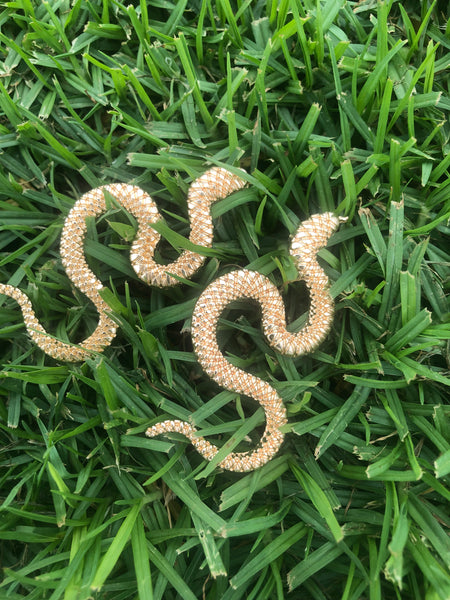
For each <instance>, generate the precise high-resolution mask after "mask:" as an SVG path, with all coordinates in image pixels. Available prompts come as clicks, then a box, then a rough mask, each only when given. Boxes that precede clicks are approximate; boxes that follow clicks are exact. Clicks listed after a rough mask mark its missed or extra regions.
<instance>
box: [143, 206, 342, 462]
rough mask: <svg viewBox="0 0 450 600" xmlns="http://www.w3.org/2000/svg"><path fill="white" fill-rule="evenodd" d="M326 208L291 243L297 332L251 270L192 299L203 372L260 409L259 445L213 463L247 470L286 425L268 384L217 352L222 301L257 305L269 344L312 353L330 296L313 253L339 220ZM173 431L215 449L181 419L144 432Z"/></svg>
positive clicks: (201, 448) (207, 454)
mask: <svg viewBox="0 0 450 600" xmlns="http://www.w3.org/2000/svg"><path fill="white" fill-rule="evenodd" d="M343 220H345V219H343V218H341V219H339V218H337V217H335V216H334V215H333V214H332V213H324V214H320V215H313V216H312V217H311V218H310V219H309V220H307V221H305V222H304V223H302V225H301V226H300V227H299V229H298V230H297V233H296V234H295V236H294V238H293V240H292V243H291V251H290V252H291V255H292V257H293V258H294V261H295V263H296V266H297V269H298V272H299V278H303V279H304V280H305V282H306V285H307V287H308V288H309V292H310V297H311V308H310V312H309V323H308V325H307V326H306V327H304V328H303V329H302V330H301V331H300V332H298V333H290V332H288V331H287V329H286V316H285V309H284V304H283V300H282V297H281V295H280V293H279V292H278V289H277V288H276V287H275V286H274V285H273V283H271V282H270V280H269V279H268V278H267V277H265V276H263V275H261V274H260V273H257V272H255V271H248V270H246V269H242V270H240V271H232V272H231V273H228V274H227V275H224V276H223V277H219V278H218V279H216V280H215V281H213V283H211V284H210V285H209V286H208V287H207V288H206V289H205V291H204V292H203V293H202V294H201V296H200V298H199V299H198V301H197V304H196V306H195V309H194V314H193V317H192V339H193V343H194V349H195V352H196V354H197V357H198V360H199V362H200V364H201V365H202V367H203V369H204V371H205V372H206V373H207V374H208V375H209V376H210V377H211V378H212V379H213V380H214V381H216V382H217V383H218V384H219V385H220V386H221V387H224V388H225V389H228V390H231V391H234V392H236V393H238V394H245V395H246V396H250V397H251V398H253V399H254V400H256V401H257V402H258V403H259V404H260V405H261V406H262V408H263V409H264V412H265V415H266V429H265V432H264V435H263V437H262V440H261V442H260V445H259V447H258V448H256V449H255V450H252V451H250V452H232V453H230V454H228V456H226V458H224V460H222V461H221V462H220V463H219V466H220V467H222V468H224V469H228V470H230V471H238V472H245V471H252V470H253V469H257V468H258V467H261V466H262V465H264V464H265V463H267V462H268V461H269V460H270V459H271V458H273V456H274V455H275V454H276V453H277V452H278V450H279V449H280V446H281V444H282V443H283V439H284V434H283V433H282V432H281V430H280V428H281V427H282V426H283V425H285V424H286V422H287V421H286V409H285V407H284V405H283V402H282V399H281V398H280V396H279V395H278V394H277V392H276V391H275V390H274V389H273V387H272V386H271V385H270V384H269V383H267V382H265V381H263V380H261V379H259V378H258V377H255V376H254V375H250V374H249V373H246V372H245V371H242V370H241V369H239V368H238V367H235V366H233V365H232V364H230V363H229V362H228V361H227V360H226V358H225V357H224V356H223V354H222V352H221V351H220V349H219V345H218V343H217V335H216V330H217V323H218V320H219V317H220V315H221V313H222V312H223V310H224V309H225V308H226V306H227V305H228V304H229V303H230V302H232V301H233V300H238V299H240V298H249V299H253V300H256V301H257V302H258V303H259V304H260V306H261V308H262V325H263V330H264V333H265V335H266V337H267V339H268V340H269V343H270V344H271V345H272V346H273V347H274V348H275V349H277V350H278V351H279V352H281V353H283V354H290V355H294V356H299V355H301V354H305V353H308V352H312V351H313V350H314V348H316V347H317V346H318V345H319V344H320V342H322V341H323V339H324V338H325V336H326V335H327V333H328V331H329V329H330V326H331V322H332V318H333V300H332V298H331V296H330V294H329V292H328V278H327V276H326V274H325V272H324V271H323V269H322V268H321V266H320V265H319V264H318V262H317V253H318V251H319V250H320V248H322V247H323V246H325V245H326V243H327V241H328V238H329V237H330V235H331V234H332V233H333V232H334V231H335V230H336V229H337V228H338V226H339V223H340V221H343ZM168 432H178V433H182V434H183V435H185V436H186V437H187V438H188V439H189V440H190V441H191V442H192V444H193V445H194V447H195V448H196V449H197V450H198V452H199V453H200V454H201V455H202V456H203V457H204V458H205V459H206V460H211V459H213V458H214V457H215V456H216V454H217V452H218V451H219V448H218V447H217V446H215V445H214V444H211V443H210V442H208V441H207V440H206V439H205V438H204V437H202V436H201V435H199V434H198V431H197V429H196V428H195V427H194V426H193V425H192V424H191V423H187V422H185V421H179V420H169V421H163V422H161V423H157V424H156V425H153V426H152V427H150V428H149V429H147V431H146V435H147V436H149V437H154V436H156V435H159V434H161V433H168Z"/></svg>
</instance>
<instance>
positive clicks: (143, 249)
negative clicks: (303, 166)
mask: <svg viewBox="0 0 450 600" xmlns="http://www.w3.org/2000/svg"><path fill="white" fill-rule="evenodd" d="M244 185H245V182H244V181H243V180H242V179H241V178H240V177H237V176H236V175H233V174H232V173H230V172H229V171H227V170H226V169H222V168H219V167H217V168H213V169H210V170H209V171H207V172H206V173H204V174H203V175H202V176H201V177H199V178H198V179H197V180H196V181H194V182H193V183H192V185H191V187H190V188H189V193H188V213H189V219H190V223H191V233H190V236H189V240H190V241H191V242H192V243H193V244H197V245H199V246H204V247H206V248H210V247H211V245H212V240H213V224H212V218H211V205H212V204H213V203H214V202H216V201H217V200H219V199H220V198H226V196H228V195H229V194H231V193H232V192H234V191H236V190H239V189H241V188H242V187H244ZM108 196H112V197H113V198H114V199H115V200H116V201H117V202H118V203H119V204H120V205H122V206H123V207H124V208H125V209H126V210H127V211H128V212H130V213H131V214H132V215H133V216H134V217H135V218H136V220H137V222H138V231H137V234H136V238H135V240H134V242H133V244H132V246H131V254H130V260H131V264H132V265H133V268H134V270H135V271H136V273H137V275H138V276H139V277H140V278H141V279H142V280H143V281H145V282H146V283H148V284H150V285H154V286H158V287H166V286H171V285H174V284H177V283H179V281H180V278H184V279H188V278H189V277H191V276H192V275H193V274H194V273H195V271H197V269H198V268H199V267H200V266H201V265H202V263H203V261H204V260H205V258H204V256H202V255H201V254H199V253H197V252H192V251H190V250H185V251H184V252H182V253H181V254H180V256H179V257H178V259H177V260H176V261H174V262H173V263H171V264H169V265H161V264H158V263H156V262H155V261H154V259H153V256H154V252H155V249H156V246H157V245H158V242H159V240H160V235H159V233H157V232H156V231H155V229H153V228H152V225H153V224H155V223H156V222H157V221H159V220H160V218H161V217H160V214H159V212H158V208H157V206H156V204H155V203H154V202H153V200H152V199H151V198H150V196H149V195H148V194H147V193H146V192H144V190H142V189H140V188H139V187H136V186H132V185H127V184H124V183H114V184H111V185H105V186H102V187H98V188H95V189H93V190H90V191H89V192H87V193H86V194H84V195H83V196H82V197H81V198H80V199H79V200H77V202H76V203H75V204H74V206H73V208H72V209H71V210H70V212H69V214H68V215H67V218H66V220H65V222H64V227H63V230H62V233H61V247H60V252H61V259H62V263H63V265H64V268H65V270H66V273H67V275H68V277H69V278H70V279H71V281H72V282H73V284H74V285H75V286H76V287H77V288H78V289H79V290H80V291H81V292H83V293H84V294H85V295H86V296H87V297H88V298H89V299H90V300H91V302H93V304H94V305H95V307H96V309H97V311H98V313H99V317H100V318H99V322H98V325H97V327H96V329H95V331H94V332H93V333H92V335H90V336H89V337H88V338H87V339H85V340H84V341H83V342H81V343H80V344H70V343H66V342H63V341H60V340H58V339H56V338H54V337H53V336H51V335H50V334H49V333H47V332H46V331H45V329H44V328H43V326H42V325H41V324H40V323H39V321H38V319H37V318H36V315H35V313H34V311H33V307H32V306H31V302H30V301H29V300H28V298H27V296H26V295H25V294H24V293H23V292H22V291H21V290H19V289H18V288H15V287H13V286H11V285H5V284H0V294H5V295H6V296H10V297H11V298H14V300H16V302H17V303H18V304H19V306H20V308H21V310H22V314H23V318H24V322H25V326H26V328H27V331H28V333H29V335H30V336H31V338H32V339H33V340H34V342H35V343H36V344H37V345H38V346H39V348H41V350H43V351H44V352H45V353H46V354H48V355H49V356H52V357H53V358H56V359H57V360H62V361H64V362H77V361H82V360H85V359H86V358H88V357H89V356H90V355H91V354H92V352H102V351H103V350H104V349H105V348H106V347H107V346H109V345H110V344H111V342H112V340H113V339H114V337H115V335H116V331H117V325H116V323H115V322H114V321H113V320H112V319H111V317H110V316H109V312H110V308H109V306H108V305H107V304H106V302H105V301H104V300H103V299H102V297H101V296H100V293H99V292H100V291H101V290H102V289H103V284H102V283H101V282H100V281H99V280H98V279H97V277H96V276H95V275H94V273H93V272H92V271H91V269H90V268H89V266H88V264H87V262H86V259H85V256H84V239H85V236H86V230H87V225H86V219H87V217H99V216H100V215H101V214H102V213H104V212H105V211H106V210H107V204H106V199H105V198H106V197H108Z"/></svg>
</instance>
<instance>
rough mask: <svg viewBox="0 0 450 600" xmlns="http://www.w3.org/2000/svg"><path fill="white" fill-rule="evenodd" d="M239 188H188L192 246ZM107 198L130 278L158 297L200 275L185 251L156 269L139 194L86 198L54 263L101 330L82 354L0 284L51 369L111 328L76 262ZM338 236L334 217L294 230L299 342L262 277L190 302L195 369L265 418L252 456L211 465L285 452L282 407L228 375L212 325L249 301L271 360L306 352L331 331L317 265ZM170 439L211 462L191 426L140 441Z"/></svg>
mask: <svg viewBox="0 0 450 600" xmlns="http://www.w3.org/2000/svg"><path fill="white" fill-rule="evenodd" d="M244 185H245V182H244V181H243V180H242V179H241V178H240V177H237V176H236V175H233V174H232V173H230V172H229V171H227V170H226V169H222V168H213V169H210V170H209V171H207V172H206V173H204V174H203V175H202V176H201V177H199V178H198V179H197V180H196V181H194V182H193V183H192V185H191V186H190V189H189V192H188V213H189V219H190V224H191V233H190V238H189V239H190V241H191V242H192V243H194V244H197V245H199V246H204V247H208V248H209V247H211V245H212V240H213V223H212V218H211V212H210V207H211V205H212V204H213V203H214V202H215V201H216V200H218V199H220V198H225V197H226V196H228V195H229V194H230V193H232V192H234V191H236V190H239V189H241V188H242V187H244ZM108 196H112V197H113V198H115V200H116V201H117V202H118V203H119V204H121V205H122V206H123V207H124V208H125V209H126V210H127V211H129V212H130V213H131V214H133V216H134V217H135V218H136V220H137V222H138V231H137V234H136V238H135V240H134V242H133V244H132V247H131V253H130V260H131V263H132V265H133V268H134V270H135V271H136V273H137V275H138V276H139V277H140V278H141V279H142V280H143V281H145V282H146V283H148V284H149V285H153V286H157V287H165V286H171V285H174V284H177V283H178V282H179V278H180V277H181V278H185V279H188V278H189V277H191V276H192V275H193V274H194V273H195V271H196V270H197V269H198V268H199V267H200V266H201V265H202V263H203V261H204V257H203V256H201V255H200V254H198V253H196V252H191V251H189V250H185V251H183V252H182V253H181V254H180V256H179V258H178V259H177V260H176V261H174V262H173V263H171V264H169V265H161V264H159V263H156V262H155V261H154V252H155V248H156V246H157V244H158V242H159V240H160V235H159V234H158V233H157V232H156V231H155V229H153V228H152V225H153V224H154V223H156V222H157V221H158V220H159V219H160V218H161V217H160V215H159V212H158V208H157V206H156V205H155V203H154V202H153V200H152V199H151V198H150V196H149V195H148V194H147V193H146V192H144V191H143V190H142V189H140V188H138V187H136V186H132V185H127V184H120V183H118V184H111V185H106V186H102V187H99V188H95V189H93V190H91V191H89V192H87V193H86V194H84V195H83V196H82V197H81V198H80V199H79V200H78V201H77V202H76V203H75V204H74V206H73V208H72V210H71V211H70V212H69V214H68V216H67V218H66V220H65V223H64V227H63V231H62V235H61V258H62V263H63V265H64V267H65V269H66V272H67V275H68V276H69V278H70V279H71V280H72V282H73V283H74V285H75V286H76V287H77V288H78V289H79V290H80V291H82V292H83V293H84V294H85V295H86V296H87V297H88V298H89V299H90V300H91V301H92V302H93V303H94V305H95V307H96V308H97V310H98V313H99V322H98V325H97V327H96V329H95V331H94V332H93V333H92V334H91V335H90V336H89V337H88V338H87V339H86V340H84V341H83V342H82V343H81V344H70V343H66V342H63V341H60V340H58V339H56V338H54V337H53V336H51V335H50V334H49V333H47V332H46V331H45V330H44V328H43V327H42V325H41V324H40V323H39V321H38V319H37V318H36V315H35V313H34V311H33V308H32V305H31V302H30V301H29V299H28V298H27V296H26V295H25V294H24V293H23V292H22V291H21V290H19V289H18V288H15V287H13V286H11V285H6V284H0V293H1V294H4V295H7V296H10V297H11V298H13V299H14V300H16V302H17V303H18V304H19V306H20V308H21V310H22V313H23V318H24V322H25V326H26V328H27V330H28V332H29V334H30V336H31V337H32V339H33V340H34V342H35V343H36V344H37V345H38V346H39V347H40V348H41V349H42V350H43V351H44V352H45V353H46V354H48V355H50V356H52V357H53V358H56V359H58V360H62V361H67V362H75V361H82V360H85V359H86V358H87V357H88V356H89V355H90V354H91V353H92V352H101V351H103V350H104V348H105V347H107V346H108V345H109V344H111V342H112V340H113V338H114V336H115V334H116V329H117V326H116V324H115V322H114V321H113V320H112V319H111V318H110V316H109V307H108V305H107V304H106V303H105V302H104V301H103V300H102V298H101V296H100V293H99V292H100V291H101V290H102V288H103V285H102V283H101V282H100V281H99V280H98V279H97V278H96V276H95V275H94V273H93V272H92V271H91V270H90V268H89V266H88V264H87V262H86V259H85V256H84V239H85V236H86V230H87V225H86V218H87V217H98V216H100V215H101V214H102V213H104V212H105V211H106V210H107V199H108ZM338 226H339V219H338V218H336V217H335V216H334V215H333V214H332V213H324V214H321V215H314V216H312V217H311V218H310V219H309V220H307V221H305V222H304V223H302V224H301V226H300V227H299V229H298V231H297V233H296V234H295V236H294V237H293V239H292V243H291V250H290V252H291V255H292V257H293V258H294V261H295V262H296V266H297V269H298V272H299V278H302V279H304V280H305V282H306V285H307V286H308V288H309V291H310V298H311V308H310V313H309V323H308V325H307V326H306V327H304V328H303V329H302V330H301V331H300V332H298V333H290V332H288V331H287V329H286V318H285V309H284V304H283V300H282V298H281V296H280V294H279V292H278V290H277V288H276V287H275V286H274V285H273V284H272V283H271V282H270V281H269V279H268V278H266V277H264V276H263V275H261V274H260V273H257V272H255V271H249V270H246V269H242V270H239V271H232V272H231V273H228V274H227V275H224V276H222V277H220V278H218V279H217V280H216V281H214V282H213V283H212V284H211V285H209V286H208V287H207V288H206V289H205V291H204V292H203V293H202V294H201V296H200V298H199V299H198V301H197V304H196V306H195V309H194V314H193V317H192V339H193V343H194V349H195V352H196V354H197V357H198V360H199V362H200V364H201V365H202V367H203V369H204V370H205V372H206V373H207V374H208V375H209V376H210V377H211V378H212V379H214V380H215V381H216V382H217V383H218V384H219V385H221V386H222V387H224V388H226V389H229V390H232V391H234V392H236V393H238V394H244V395H247V396H250V397H252V398H254V399H255V400H256V401H257V402H258V403H259V404H260V405H261V406H262V407H263V409H264V411H265V415H266V429H265V432H264V435H263V437H262V440H261V443H260V444H259V446H258V447H257V448H256V449H254V450H252V451H250V452H233V453H231V454H229V455H228V456H227V457H226V458H225V459H224V460H222V461H221V462H220V463H219V466H220V467H222V468H224V469H228V470H231V471H239V472H245V471H251V470H253V469H256V468H258V467H260V466H262V465H263V464H265V463H266V462H267V461H269V460H270V459H271V458H272V457H273V456H274V455H275V454H276V453H277V452H278V450H279V448H280V446H281V444H282V443H283V438H284V434H283V433H282V432H281V431H280V428H281V427H282V426H283V425H284V424H285V423H286V410H285V407H284V405H283V402H282V399H281V398H280V396H279V395H278V394H277V392H276V391H275V390H274V389H273V388H272V386H271V385H270V384H269V383H267V382H265V381H263V380H261V379H259V378H258V377H255V376H253V375H251V374H249V373H246V372H245V371H242V370H241V369H239V368H237V367H235V366H233V365H231V364H230V363H229V362H228V361H227V360H226V358H225V357H224V356H223V354H222V352H221V351H220V348H219V346H218V343H217V335H216V328H217V322H218V319H219V317H220V315H221V313H222V312H223V310H224V309H225V308H226V307H227V305H228V304H229V303H230V302H232V301H233V300H236V299H240V298H249V299H252V300H254V301H256V302H258V303H259V304H260V306H261V309H262V325H263V330H264V333H265V335H266V337H267V339H268V340H269V342H270V344H271V345H272V346H273V347H274V348H276V349H277V350H278V351H279V352H282V353H284V354H291V355H301V354H305V353H308V352H311V351H312V350H313V349H314V348H316V347H317V345H318V344H320V342H321V341H322V340H323V339H324V337H325V336H326V334H327V333H328V331H329V328H330V325H331V320H332V316H333V302H332V299H331V296H330V295H329V292H328V289H327V287H328V279H327V277H326V274H325V273H324V271H323V270H322V268H321V267H320V265H319V264H318V262H317V252H318V251H319V250H320V248H322V247H323V246H325V245H326V244H327V241H328V239H329V237H330V235H331V234H332V233H333V232H334V231H335V230H336V229H337V227H338ZM169 432H178V433H182V434H183V435H185V436H186V437H187V438H188V439H189V440H190V441H191V442H192V444H193V445H194V447H195V448H196V449H197V450H198V452H199V453H200V454H201V455H202V456H203V457H204V458H205V459H207V460H211V459H212V458H214V456H215V455H216V454H217V452H218V448H217V446H215V445H214V444H211V443H210V442H208V441H207V440H206V439H204V438H203V437H202V436H200V435H198V431H197V429H196V428H195V427H194V426H193V425H192V424H190V423H187V422H184V421H179V420H170V421H163V422H161V423H157V424H156V425H153V426H152V427H150V428H148V429H147V431H146V435H147V436H149V437H154V436H157V435H160V434H162V433H169Z"/></svg>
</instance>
